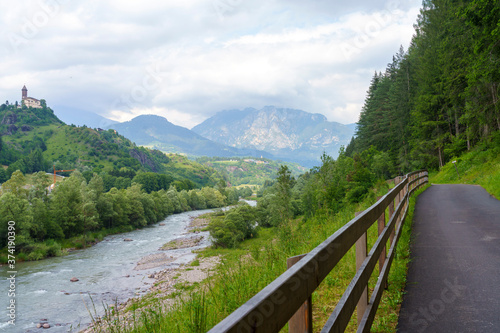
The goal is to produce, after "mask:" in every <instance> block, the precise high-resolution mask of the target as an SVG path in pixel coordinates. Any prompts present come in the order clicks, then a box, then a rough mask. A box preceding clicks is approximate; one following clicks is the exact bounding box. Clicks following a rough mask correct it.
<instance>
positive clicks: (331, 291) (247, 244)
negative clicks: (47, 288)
mask: <svg viewBox="0 0 500 333" xmlns="http://www.w3.org/2000/svg"><path fill="white" fill-rule="evenodd" d="M282 171H284V170H282ZM295 186H297V185H295ZM295 186H294V187H295ZM388 189H389V186H388V185H387V183H386V182H380V183H378V184H377V186H376V189H374V190H370V191H369V193H368V194H367V196H366V198H365V199H364V200H363V201H362V202H360V203H347V202H346V203H345V205H343V207H342V208H341V209H340V210H338V211H336V212H335V213H334V212H329V213H328V212H327V211H326V210H323V211H322V212H321V213H317V214H315V215H314V216H313V217H310V218H309V219H304V218H297V219H291V220H290V221H289V223H288V224H287V226H288V227H289V228H288V231H287V234H286V237H281V236H280V235H282V234H283V231H282V230H283V228H284V225H280V226H275V227H268V228H262V227H258V229H259V231H258V232H259V237H257V238H250V239H248V240H244V241H243V242H241V243H239V244H238V245H237V247H236V248H234V249H230V250H228V249H226V248H224V247H220V246H218V245H216V247H217V248H211V249H206V250H204V251H202V252H201V253H200V258H199V259H198V260H203V259H202V258H203V257H207V256H214V255H220V256H222V257H223V260H222V263H221V264H220V265H219V267H218V268H217V274H214V275H212V276H211V277H210V278H209V279H208V280H206V281H205V282H203V283H202V284H201V285H198V286H191V288H188V289H189V292H188V293H185V294H184V296H183V297H180V298H177V302H176V303H175V305H174V306H173V308H170V309H168V310H165V311H164V310H163V308H162V305H161V304H162V303H161V302H162V299H158V298H155V297H151V298H148V299H147V300H145V301H144V302H143V301H141V300H138V301H137V302H136V303H134V306H133V307H131V308H129V311H131V312H133V318H135V320H134V321H133V322H132V323H131V325H130V326H129V327H128V328H124V327H123V326H121V325H122V324H123V323H120V321H119V320H118V315H119V314H118V313H114V314H111V313H109V314H108V316H107V317H106V318H104V320H103V321H102V322H103V323H106V324H107V325H111V330H113V329H116V330H117V331H123V332H162V331H165V330H169V331H172V332H206V331H207V330H208V329H210V328H211V327H213V326H214V325H215V324H217V323H218V322H219V321H221V320H222V319H223V318H224V317H226V316H227V315H229V314H230V313H231V312H233V311H234V310H235V309H237V308H238V307H239V306H240V305H242V304H243V303H244V302H246V301H247V300H248V299H249V298H251V297H252V296H253V295H255V294H256V293H257V292H259V291H260V290H261V289H263V288H264V287H265V286H266V285H268V284H269V283H270V282H271V281H273V280H274V279H275V278H277V277H278V276H279V275H280V274H282V273H283V272H284V271H285V270H286V259H287V258H288V257H291V256H295V255H298V254H302V253H307V252H309V251H311V250H312V249H313V248H314V247H316V246H317V245H319V244H320V243H321V242H323V241H324V240H325V238H327V237H328V236H330V235H331V234H332V233H334V232H335V231H336V230H338V229H339V228H341V227H342V226H343V225H344V224H345V223H347V222H348V221H349V220H351V219H352V218H353V217H354V213H355V212H356V211H360V210H364V209H366V208H368V207H369V206H370V205H371V204H372V203H373V201H374V200H375V199H376V197H377V196H379V195H383V194H384V193H386V192H387V190H388ZM413 204H414V199H413V200H412V201H411V204H410V207H413ZM239 208H240V209H245V210H249V211H252V210H253V212H254V216H258V212H259V209H260V208H259V206H257V207H256V208H251V207H248V206H245V205H242V206H241V207H239ZM236 209H238V208H236ZM411 211H412V208H410V215H409V219H408V220H407V222H409V221H411V217H412V216H411ZM232 213H233V212H232V211H228V212H226V213H223V212H220V213H214V214H213V216H212V221H214V222H215V224H218V223H219V222H220V221H224V220H226V219H228V217H229V216H230V215H232ZM229 219H231V218H229ZM410 227H411V226H410V223H407V224H406V226H405V228H404V232H403V236H402V239H401V243H400V245H399V246H398V255H397V257H396V259H395V261H394V262H393V266H392V269H391V273H390V276H389V289H388V290H387V291H386V292H385V293H384V296H383V299H382V302H381V307H380V310H379V315H378V317H377V320H376V322H375V324H374V326H373V327H372V331H373V332H388V331H394V330H395V326H396V324H397V312H398V304H399V303H400V302H401V299H402V295H403V290H404V286H405V281H406V279H405V276H406V267H407V263H408V260H409V249H408V245H409V237H410ZM376 237H377V230H376V225H374V227H372V228H370V230H369V232H368V243H369V245H370V246H372V245H373V244H374V242H375V239H376ZM354 257H355V254H354V250H351V251H349V252H348V254H347V255H346V257H345V258H344V259H343V260H342V261H341V262H340V263H339V264H338V265H337V267H336V268H335V269H334V270H333V271H332V273H330V274H329V275H328V276H327V278H326V279H325V280H324V282H323V283H322V284H321V285H320V287H319V288H318V289H317V290H316V291H315V292H314V293H313V299H312V302H313V316H314V318H313V320H314V323H315V327H316V329H318V328H320V327H321V325H323V324H324V323H325V322H326V320H327V319H328V317H329V315H330V313H331V311H332V310H333V308H334V307H335V299H337V300H338V299H339V296H340V294H341V293H342V292H343V290H344V289H345V288H346V287H347V285H348V284H349V282H350V280H351V279H352V277H353V276H354V274H355V270H356V269H355V260H354ZM377 274H378V272H377V271H375V273H374V276H375V275H377ZM375 281H376V280H375V277H372V279H371V282H370V288H373V287H374V284H375ZM177 287H178V288H177V290H179V292H181V291H182V290H185V289H186V286H177ZM176 295H179V294H178V293H177V294H176ZM129 315H130V313H129ZM355 323H356V315H354V316H353V318H352V319H351V324H350V326H349V328H348V331H349V332H351V331H354V330H355V327H356V324H355ZM102 330H103V331H104V330H106V331H109V330H110V326H107V327H106V328H104V327H103V328H102ZM96 331H100V329H99V326H97V328H96ZM285 331H286V329H285Z"/></svg>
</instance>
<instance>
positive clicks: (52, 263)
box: [0, 210, 211, 332]
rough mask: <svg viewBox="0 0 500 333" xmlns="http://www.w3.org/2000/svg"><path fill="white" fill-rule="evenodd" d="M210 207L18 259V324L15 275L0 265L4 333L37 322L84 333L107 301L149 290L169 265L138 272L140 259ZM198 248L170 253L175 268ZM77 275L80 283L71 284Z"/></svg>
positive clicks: (31, 329) (0, 319)
mask: <svg viewBox="0 0 500 333" xmlns="http://www.w3.org/2000/svg"><path fill="white" fill-rule="evenodd" d="M209 211H211V210H204V211H192V212H186V213H181V214H176V215H171V216H169V217H167V218H166V219H165V220H163V221H161V222H159V223H157V224H155V225H153V226H151V227H147V228H144V229H140V230H136V231H132V232H129V233H125V234H118V235H112V236H108V237H106V238H104V240H103V241H101V242H99V243H98V244H96V245H94V246H92V247H90V248H87V249H83V250H78V251H74V252H72V253H70V254H68V255H66V256H62V257H56V258H48V259H45V260H41V261H33V262H19V263H17V264H16V270H17V274H16V283H15V288H16V292H15V294H16V296H15V302H16V313H15V314H16V321H15V326H12V325H8V324H7V321H8V320H9V318H8V309H7V306H8V305H9V303H8V302H9V300H10V298H9V297H8V295H7V294H8V289H9V281H8V280H7V279H8V277H9V274H8V273H7V271H8V269H7V266H2V267H0V293H1V297H0V300H1V301H0V332H40V329H37V328H36V325H37V323H40V322H41V321H44V320H46V321H47V322H48V323H49V324H50V326H51V328H50V330H49V332H68V331H69V332H78V331H79V330H80V329H83V328H84V327H86V326H87V325H88V324H89V323H90V313H92V314H94V313H95V311H97V313H98V314H102V313H103V303H104V304H107V305H111V304H114V303H115V301H118V302H124V301H126V300H127V299H128V298H131V297H135V296H139V295H142V294H144V293H146V292H147V290H148V289H149V287H150V284H151V283H152V282H154V280H153V279H150V278H148V276H149V275H150V274H151V273H153V272H155V271H159V270H160V269H163V268H165V267H167V266H163V267H157V268H153V269H150V270H134V267H136V265H137V262H138V261H139V260H140V259H141V258H143V257H145V256H147V255H150V254H155V253H160V251H158V249H159V248H160V247H161V246H162V245H163V244H165V243H167V242H169V241H170V240H173V239H176V238H180V237H185V233H186V229H187V226H188V225H189V222H190V219H191V218H193V217H196V216H199V215H201V214H204V213H207V212H209ZM160 223H161V224H164V225H160ZM199 235H203V236H205V237H204V239H203V241H202V242H201V243H200V244H199V245H198V246H197V247H205V246H208V245H209V240H208V233H207V232H202V233H200V234H199ZM124 239H132V241H124ZM192 249H193V248H189V249H181V250H171V251H167V252H166V253H167V254H168V255H169V256H170V255H171V256H173V257H174V258H176V260H175V261H174V262H173V263H171V264H169V267H172V266H174V267H175V266H178V265H180V264H182V263H186V262H188V261H190V260H192V259H193V258H194V256H195V254H192V253H191V250H192ZM161 252H164V251H161ZM72 277H76V278H78V279H79V281H77V282H70V279H71V278H72ZM92 304H94V306H95V310H94V306H93V305H92ZM89 312H90V313H89Z"/></svg>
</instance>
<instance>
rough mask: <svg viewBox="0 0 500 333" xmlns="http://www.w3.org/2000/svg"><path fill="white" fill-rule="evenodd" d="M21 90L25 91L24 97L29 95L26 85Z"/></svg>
mask: <svg viewBox="0 0 500 333" xmlns="http://www.w3.org/2000/svg"><path fill="white" fill-rule="evenodd" d="M21 91H22V92H23V97H22V99H26V98H27V97H28V89H26V86H23V89H22V90H21Z"/></svg>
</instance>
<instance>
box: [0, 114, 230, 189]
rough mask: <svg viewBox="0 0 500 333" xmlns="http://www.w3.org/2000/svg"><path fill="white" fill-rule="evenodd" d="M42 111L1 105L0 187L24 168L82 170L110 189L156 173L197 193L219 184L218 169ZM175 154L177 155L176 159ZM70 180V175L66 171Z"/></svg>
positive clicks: (35, 170)
mask: <svg viewBox="0 0 500 333" xmlns="http://www.w3.org/2000/svg"><path fill="white" fill-rule="evenodd" d="M43 105H44V106H43V108H41V109H34V108H26V107H23V108H17V107H16V106H15V105H6V104H2V106H0V134H1V137H0V142H1V144H0V164H3V165H6V166H8V168H7V169H6V170H4V169H3V168H0V183H2V182H4V181H6V180H7V179H9V177H10V175H11V174H12V173H13V172H14V171H16V170H20V171H21V172H23V173H33V172H37V171H46V172H51V171H52V170H53V168H54V166H55V168H56V169H57V170H73V169H77V170H79V171H80V172H81V173H82V174H83V176H84V177H85V178H86V180H87V181H89V180H90V178H91V177H92V174H93V173H94V172H96V173H98V174H100V175H101V177H103V179H104V184H105V189H106V190H109V189H110V188H111V187H116V188H118V189H121V188H126V187H128V186H130V185H131V181H132V180H133V179H134V177H135V176H136V174H137V173H140V172H155V173H161V174H165V175H167V176H168V179H169V181H168V184H167V186H166V189H168V186H169V185H170V183H172V182H176V181H177V183H176V185H177V187H178V188H179V189H183V188H184V189H188V190H189V189H192V188H195V187H202V186H206V185H214V184H216V183H217V182H218V178H220V177H218V175H217V174H216V172H215V170H213V169H210V168H207V167H204V166H202V165H200V164H198V163H196V162H192V161H189V160H187V159H186V158H183V157H176V158H175V159H176V161H179V160H182V163H178V162H173V163H170V162H171V158H172V157H170V158H169V157H167V156H166V155H165V154H164V153H162V152H160V151H158V150H152V149H147V148H144V147H140V146H136V145H135V143H133V142H131V141H130V140H129V139H127V138H125V137H124V136H123V135H121V134H120V133H118V132H116V131H114V130H102V129H92V128H88V127H86V126H83V127H77V126H74V125H71V126H68V125H65V124H64V123H62V122H61V121H60V120H59V119H58V118H57V117H56V116H55V115H54V113H53V111H52V110H51V109H50V108H49V107H46V105H45V104H43ZM172 156H174V155H172ZM61 174H62V175H66V176H69V173H61Z"/></svg>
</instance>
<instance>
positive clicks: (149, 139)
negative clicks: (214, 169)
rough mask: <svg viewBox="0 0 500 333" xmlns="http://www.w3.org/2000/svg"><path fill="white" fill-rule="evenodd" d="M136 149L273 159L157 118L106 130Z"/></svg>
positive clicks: (256, 151)
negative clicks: (125, 138) (113, 131)
mask: <svg viewBox="0 0 500 333" xmlns="http://www.w3.org/2000/svg"><path fill="white" fill-rule="evenodd" d="M107 128H112V129H114V130H116V131H118V132H119V133H120V134H122V135H123V136H125V137H127V138H129V139H130V140H132V141H134V142H135V143H136V144H137V145H141V146H147V147H154V148H155V149H158V150H161V151H163V152H169V153H183V154H187V155H193V156H221V157H231V156H257V157H260V156H262V157H266V158H272V155H271V154H269V153H266V152H263V151H258V150H256V149H253V148H248V149H238V148H234V147H229V146H226V145H223V144H221V143H217V142H214V141H211V140H208V139H206V138H204V137H202V136H201V135H198V134H196V133H195V132H193V131H190V130H189V129H187V128H184V127H181V126H177V125H174V124H172V123H171V122H169V121H168V120H167V119H165V118H163V117H160V116H156V115H141V116H138V117H135V118H134V119H132V120H130V121H127V122H124V123H117V124H113V125H110V126H108V127H107Z"/></svg>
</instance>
